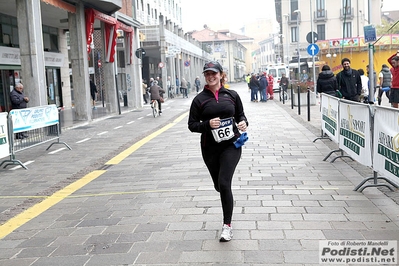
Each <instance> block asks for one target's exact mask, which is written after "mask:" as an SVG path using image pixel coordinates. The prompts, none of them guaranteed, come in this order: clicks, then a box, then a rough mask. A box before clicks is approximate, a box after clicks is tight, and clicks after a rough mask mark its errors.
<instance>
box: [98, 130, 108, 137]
mask: <svg viewBox="0 0 399 266" xmlns="http://www.w3.org/2000/svg"><path fill="white" fill-rule="evenodd" d="M107 133H108V131H103V132H101V133H98V134H97V136H101V135H104V134H107Z"/></svg>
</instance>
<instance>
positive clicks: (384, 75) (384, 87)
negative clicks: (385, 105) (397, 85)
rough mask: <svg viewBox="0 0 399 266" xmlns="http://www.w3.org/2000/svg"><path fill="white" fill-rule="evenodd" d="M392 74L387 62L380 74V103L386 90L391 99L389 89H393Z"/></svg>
mask: <svg viewBox="0 0 399 266" xmlns="http://www.w3.org/2000/svg"><path fill="white" fill-rule="evenodd" d="M391 83H392V74H391V71H390V70H389V67H388V66H387V65H386V64H383V65H382V68H381V72H380V73H379V74H378V85H379V86H378V96H377V100H378V105H381V102H382V94H384V92H385V96H387V98H388V101H389V94H390V93H389V91H390V90H391Z"/></svg>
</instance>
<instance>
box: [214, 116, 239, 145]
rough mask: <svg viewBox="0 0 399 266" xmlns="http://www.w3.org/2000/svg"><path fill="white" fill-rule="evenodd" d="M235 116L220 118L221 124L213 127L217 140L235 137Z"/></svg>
mask: <svg viewBox="0 0 399 266" xmlns="http://www.w3.org/2000/svg"><path fill="white" fill-rule="evenodd" d="M233 122H234V120H233V118H232V117H230V118H225V119H221V120H220V126H219V127H218V128H214V129H212V135H213V138H214V139H215V141H216V142H218V143H219V142H222V141H225V140H229V139H231V138H232V137H234V131H233Z"/></svg>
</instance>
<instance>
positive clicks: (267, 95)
mask: <svg viewBox="0 0 399 266" xmlns="http://www.w3.org/2000/svg"><path fill="white" fill-rule="evenodd" d="M245 81H246V82H247V84H248V91H250V92H251V102H267V101H268V100H273V99H274V91H273V86H274V77H273V75H272V74H267V73H266V72H261V73H259V74H255V73H252V74H248V75H247V76H245ZM288 84H289V80H288V78H287V77H286V75H285V74H282V77H281V80H280V85H281V87H282V89H284V90H286V89H287V88H288Z"/></svg>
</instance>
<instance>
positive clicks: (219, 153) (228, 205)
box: [202, 144, 242, 224]
mask: <svg viewBox="0 0 399 266" xmlns="http://www.w3.org/2000/svg"><path fill="white" fill-rule="evenodd" d="M241 151H242V150H241V147H240V148H238V149H237V148H236V147H235V146H234V145H233V144H230V145H228V146H224V147H220V146H219V145H218V146H213V147H209V148H202V158H203V159H204V162H205V165H206V167H207V168H208V170H209V173H210V174H211V177H212V180H213V184H214V187H215V189H216V191H218V192H219V193H220V201H221V202H222V209H223V223H224V224H230V223H231V218H232V216H233V206H234V199H233V193H232V191H231V183H232V179H233V174H234V171H235V169H236V166H237V164H238V162H239V161H240V158H241Z"/></svg>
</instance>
